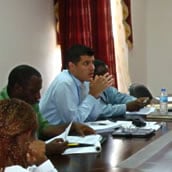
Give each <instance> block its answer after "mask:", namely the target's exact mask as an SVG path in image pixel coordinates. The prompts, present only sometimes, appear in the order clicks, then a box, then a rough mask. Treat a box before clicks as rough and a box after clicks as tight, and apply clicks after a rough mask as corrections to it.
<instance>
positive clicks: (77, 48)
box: [65, 44, 94, 68]
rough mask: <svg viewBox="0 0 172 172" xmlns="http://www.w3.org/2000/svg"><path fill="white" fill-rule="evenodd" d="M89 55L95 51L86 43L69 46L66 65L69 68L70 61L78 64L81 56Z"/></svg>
mask: <svg viewBox="0 0 172 172" xmlns="http://www.w3.org/2000/svg"><path fill="white" fill-rule="evenodd" d="M83 55H88V56H93V55H94V51H93V50H92V49H91V48H90V47H87V46H85V45H80V44H75V45H73V46H72V47H70V48H69V50H68V51H67V54H66V57H65V65H66V67H67V68H68V63H69V62H72V63H74V64H76V63H77V62H79V61H80V58H81V56H83Z"/></svg>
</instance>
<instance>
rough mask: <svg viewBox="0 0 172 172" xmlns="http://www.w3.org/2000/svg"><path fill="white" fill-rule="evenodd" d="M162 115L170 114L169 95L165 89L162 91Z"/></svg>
mask: <svg viewBox="0 0 172 172" xmlns="http://www.w3.org/2000/svg"><path fill="white" fill-rule="evenodd" d="M160 113H161V114H162V115H165V114H168V94H167V91H166V89H165V88H162V89H161V94H160Z"/></svg>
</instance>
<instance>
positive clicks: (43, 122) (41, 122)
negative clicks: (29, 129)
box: [33, 104, 49, 138]
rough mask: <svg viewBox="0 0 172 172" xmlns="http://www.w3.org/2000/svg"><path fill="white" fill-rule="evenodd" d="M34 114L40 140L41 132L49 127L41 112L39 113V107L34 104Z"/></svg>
mask: <svg viewBox="0 0 172 172" xmlns="http://www.w3.org/2000/svg"><path fill="white" fill-rule="evenodd" d="M33 108H34V110H35V112H36V114H37V119H38V125H39V127H38V138H41V137H42V134H41V133H42V130H43V129H44V128H46V127H47V126H49V122H48V121H47V120H46V119H45V118H44V117H43V116H42V114H41V112H40V111H39V105H38V104H35V105H34V106H33Z"/></svg>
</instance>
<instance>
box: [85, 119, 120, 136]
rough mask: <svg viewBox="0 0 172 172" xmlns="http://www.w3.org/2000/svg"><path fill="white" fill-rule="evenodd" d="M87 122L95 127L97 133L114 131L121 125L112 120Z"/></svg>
mask: <svg viewBox="0 0 172 172" xmlns="http://www.w3.org/2000/svg"><path fill="white" fill-rule="evenodd" d="M85 124H86V125H88V126H89V127H91V128H93V129H94V130H95V131H96V133H97V134H98V133H99V134H100V133H105V132H113V131H114V129H115V128H118V127H119V125H118V124H117V123H116V122H113V121H110V120H99V121H93V122H86V123H85Z"/></svg>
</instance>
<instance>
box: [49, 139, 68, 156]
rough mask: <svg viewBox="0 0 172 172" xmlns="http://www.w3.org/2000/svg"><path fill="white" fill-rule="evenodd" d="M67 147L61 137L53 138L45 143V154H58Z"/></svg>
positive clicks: (66, 143)
mask: <svg viewBox="0 0 172 172" xmlns="http://www.w3.org/2000/svg"><path fill="white" fill-rule="evenodd" d="M67 147H68V142H64V140H63V139H60V138H59V139H55V140H53V141H51V142H50V143H48V144H46V155H58V154H61V153H63V152H64V151H65V149H66V148H67Z"/></svg>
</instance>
